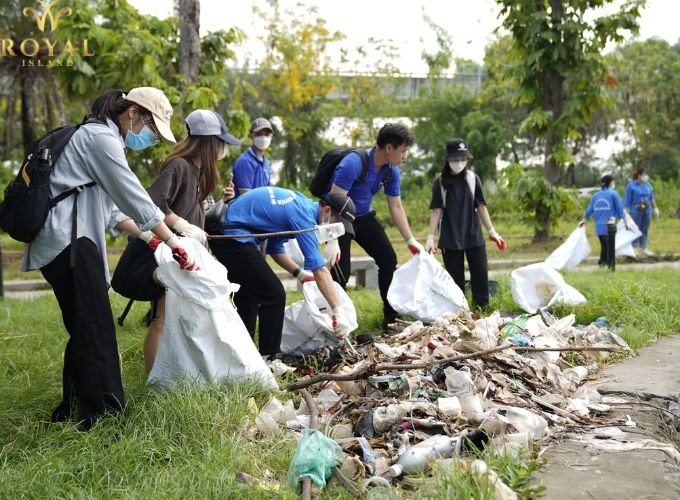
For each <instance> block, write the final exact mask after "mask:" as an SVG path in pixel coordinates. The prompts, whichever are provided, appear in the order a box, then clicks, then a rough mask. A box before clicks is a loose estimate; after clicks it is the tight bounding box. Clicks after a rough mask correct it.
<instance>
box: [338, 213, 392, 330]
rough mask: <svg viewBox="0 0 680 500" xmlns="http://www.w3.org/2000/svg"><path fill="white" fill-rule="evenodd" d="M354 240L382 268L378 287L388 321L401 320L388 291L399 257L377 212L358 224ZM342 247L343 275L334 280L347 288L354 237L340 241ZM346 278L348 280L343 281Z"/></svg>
mask: <svg viewBox="0 0 680 500" xmlns="http://www.w3.org/2000/svg"><path fill="white" fill-rule="evenodd" d="M354 233H355V237H354V239H355V240H356V242H357V243H358V244H359V246H360V247H361V248H363V249H364V250H365V251H366V253H367V254H368V255H370V256H371V257H373V260H375V263H376V264H377V266H378V287H379V288H380V297H381V298H382V301H383V314H384V316H385V319H386V320H389V321H393V320H394V318H396V317H397V312H396V311H395V310H394V309H392V306H391V305H390V304H389V302H387V290H389V288H390V284H391V283H392V276H393V275H394V271H396V270H397V254H396V253H394V248H392V243H390V240H389V238H388V237H387V234H386V233H385V228H383V226H382V224H381V223H380V221H379V220H378V218H377V217H376V216H375V212H370V213H368V214H366V215H364V216H362V217H359V218H357V219H356V220H355V221H354ZM339 243H340V264H339V266H340V270H341V271H342V275H339V273H337V272H335V271H333V272H332V273H331V274H332V275H333V279H334V280H335V281H337V282H338V283H339V284H340V285H341V286H342V287H343V288H345V286H346V285H347V280H348V279H349V275H350V271H351V260H350V259H351V255H350V247H351V244H352V237H351V236H350V235H348V234H345V235H343V236H341V237H340V238H339ZM343 278H344V279H343Z"/></svg>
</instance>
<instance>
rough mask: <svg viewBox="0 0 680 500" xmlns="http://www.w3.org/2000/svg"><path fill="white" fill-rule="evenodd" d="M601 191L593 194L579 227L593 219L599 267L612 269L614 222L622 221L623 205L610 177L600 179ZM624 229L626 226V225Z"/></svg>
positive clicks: (614, 253) (614, 239)
mask: <svg viewBox="0 0 680 500" xmlns="http://www.w3.org/2000/svg"><path fill="white" fill-rule="evenodd" d="M600 182H601V184H602V190H601V191H600V192H598V193H595V194H594V195H593V197H592V198H591V199H590V203H588V208H586V212H585V214H583V219H581V221H580V222H579V224H578V225H579V226H584V225H585V224H586V222H587V221H588V219H590V218H591V217H593V218H594V219H595V234H597V237H598V238H599V239H600V260H599V261H598V264H599V265H600V266H605V265H606V266H608V267H609V268H610V269H614V267H615V264H616V222H617V219H624V218H625V215H626V214H625V213H624V212H623V203H622V202H621V197H620V196H619V193H617V192H616V189H615V187H616V182H615V181H614V178H613V177H612V176H611V175H605V176H603V177H602V179H601V181H600ZM626 227H628V225H627V224H626Z"/></svg>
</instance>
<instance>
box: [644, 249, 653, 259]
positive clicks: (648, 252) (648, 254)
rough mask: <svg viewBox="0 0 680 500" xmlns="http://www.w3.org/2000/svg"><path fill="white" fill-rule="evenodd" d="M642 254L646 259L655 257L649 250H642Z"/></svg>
mask: <svg viewBox="0 0 680 500" xmlns="http://www.w3.org/2000/svg"><path fill="white" fill-rule="evenodd" d="M642 253H643V254H644V255H645V256H647V257H654V255H655V254H654V252H652V251H651V250H648V249H646V248H643V249H642Z"/></svg>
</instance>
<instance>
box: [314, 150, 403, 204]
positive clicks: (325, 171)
mask: <svg viewBox="0 0 680 500" xmlns="http://www.w3.org/2000/svg"><path fill="white" fill-rule="evenodd" d="M350 153H358V154H359V156H361V174H359V177H357V181H359V182H361V181H364V180H365V179H366V174H367V173H368V163H369V161H368V153H367V152H366V150H365V149H363V148H334V149H331V150H330V151H327V152H326V154H324V155H323V157H322V158H321V161H320V162H319V166H318V167H316V172H315V173H314V177H313V178H312V182H310V184H309V190H310V191H311V193H312V194H313V195H314V196H316V197H317V198H321V196H323V195H324V194H326V193H327V192H328V184H330V182H331V179H332V178H333V172H335V169H336V167H337V166H338V164H339V163H340V161H342V159H343V158H344V157H345V156H347V155H348V154H350ZM391 174H392V170H391V169H390V170H389V171H388V172H387V174H385V179H384V181H383V182H387V181H388V180H389V178H390V175H391Z"/></svg>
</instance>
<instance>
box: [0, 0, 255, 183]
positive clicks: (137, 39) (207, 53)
mask: <svg viewBox="0 0 680 500" xmlns="http://www.w3.org/2000/svg"><path fill="white" fill-rule="evenodd" d="M12 3H17V4H18V3H19V2H12ZM59 5H60V6H70V7H71V15H70V16H64V17H62V18H61V22H60V24H59V29H58V30H56V31H55V32H54V33H53V37H54V38H55V39H56V40H58V42H59V43H61V44H63V43H64V42H65V40H68V39H70V40H74V41H81V40H84V39H88V40H89V48H90V50H91V51H94V52H95V55H94V56H93V57H85V56H84V55H83V54H82V53H77V54H75V55H69V54H66V55H64V56H61V57H56V58H55V59H56V60H59V61H61V62H62V63H64V65H63V66H62V67H61V68H60V69H49V70H45V69H43V71H41V72H40V73H39V74H40V78H51V79H53V80H49V81H45V83H44V84H40V83H39V81H38V83H36V84H35V85H34V86H33V87H29V86H26V85H20V86H16V87H12V88H17V91H16V93H14V94H11V93H10V95H9V96H8V97H7V107H6V110H7V111H6V113H7V114H10V113H12V112H14V113H16V111H17V108H18V109H20V110H21V113H22V122H23V121H26V122H27V123H29V124H31V125H32V127H33V128H34V132H33V133H32V136H33V138H35V136H36V134H39V133H41V132H44V130H45V128H52V127H56V126H57V125H60V124H63V123H65V122H77V121H80V120H81V119H82V117H83V115H84V114H85V113H86V111H87V110H88V108H89V103H90V102H91V101H92V100H93V99H94V98H95V97H96V96H98V95H99V94H101V93H102V92H103V91H105V90H106V89H108V88H120V89H123V90H126V89H130V88H132V87H138V86H153V87H158V88H160V89H162V90H163V91H164V92H165V93H166V95H167V96H168V98H169V99H170V102H171V103H172V105H173V107H174V110H175V113H174V116H173V121H172V128H173V130H174V131H175V133H176V135H177V136H179V137H181V136H182V135H184V131H185V127H184V123H183V121H184V117H185V116H186V115H187V114H188V113H189V112H190V111H192V110H193V109H196V108H218V109H219V106H220V103H221V102H222V101H224V99H225V97H226V91H227V89H228V87H229V82H228V80H227V77H226V73H225V65H226V63H227V61H228V60H229V59H233V58H234V57H235V55H234V52H233V50H232V48H231V47H232V46H233V45H234V44H236V43H239V42H240V41H241V40H242V39H243V37H244V35H243V32H242V31H241V30H239V29H237V28H231V29H229V30H226V31H216V32H213V33H210V34H209V35H206V36H205V37H203V38H202V39H201V41H200V43H201V53H202V54H203V57H202V58H201V64H200V67H199V71H198V75H197V79H196V81H195V83H192V82H190V81H188V80H187V79H186V78H185V77H184V75H183V74H182V73H181V71H180V69H179V59H180V57H179V44H180V29H179V20H178V18H177V17H169V18H167V19H163V20H160V19H157V18H156V17H153V16H144V15H141V14H140V13H139V12H138V11H137V10H136V9H135V8H134V7H132V6H131V5H130V4H129V3H128V2H127V1H126V0H116V1H112V0H71V1H67V0H64V1H63V2H60V4H59ZM2 8H3V9H4V8H5V7H2ZM19 11H20V9H19ZM11 12H12V9H8V10H7V11H5V10H2V11H0V14H7V16H9V15H10V13H11ZM0 17H2V16H1V15H0ZM5 22H6V23H8V25H10V26H14V25H17V24H16V23H21V22H22V20H21V19H13V20H8V19H6V18H2V19H0V23H5ZM34 24H35V23H34ZM19 25H20V24H19ZM17 36H22V35H17ZM3 59H4V58H3ZM67 60H70V61H71V62H72V66H70V65H69V66H67V65H66V62H67ZM4 62H6V61H3V63H4ZM22 69H24V68H22ZM20 73H23V72H20ZM3 74H4V75H7V74H6V72H5V71H4V67H3ZM6 78H13V77H12V75H7V76H6ZM182 86H183V87H182ZM31 88H32V89H33V90H32V93H30V94H29V93H28V89H31ZM180 88H183V89H185V90H183V91H180V90H179V89H180ZM24 95H30V96H35V97H33V101H34V103H35V104H34V105H33V108H31V103H30V100H28V101H25V99H24ZM13 96H14V98H15V100H14V101H12V99H13ZM43 96H44V97H43ZM24 102H26V103H27V105H24ZM62 103H63V104H62ZM10 104H11V105H10ZM31 109H34V110H40V113H38V112H34V113H33V115H32V116H31V113H30V110H31ZM64 110H65V111H66V112H64ZM55 111H56V112H55ZM223 111H224V110H223ZM50 113H51V114H52V118H50ZM239 113H240V114H239ZM243 114H245V113H244V112H243V111H242V110H241V111H237V112H236V113H235V114H234V113H232V114H231V115H228V118H229V119H230V120H231V122H232V123H233V124H236V125H239V124H241V125H242V124H243V123H245V122H246V121H247V117H245V118H244V117H243V116H242V115H243ZM24 115H29V116H28V117H27V118H26V119H25V120H24V118H23V117H24ZM60 115H61V116H60ZM64 115H66V116H64ZM235 115H236V116H235ZM43 117H45V118H43ZM15 121H16V120H15V118H13V116H10V117H9V119H6V121H5V123H6V127H5V130H4V138H5V141H4V142H5V144H6V147H5V156H7V155H8V154H9V153H10V152H11V150H12V147H13V146H11V147H7V144H8V143H12V144H13V142H14V141H15V139H14V130H13V129H12V127H13V125H14V122H15ZM22 128H25V127H22ZM246 130H247V129H244V128H243V127H240V129H238V128H237V129H236V130H234V132H235V134H236V135H241V136H244V135H245V133H246ZM24 136H25V137H24V144H26V141H27V134H26V133H25V132H24ZM167 152H168V148H167V147H166V146H158V147H155V148H150V149H149V150H145V151H143V152H139V153H131V154H130V156H129V160H130V165H131V167H132V168H133V170H135V172H136V173H137V175H139V176H140V177H141V178H142V181H143V182H149V181H150V179H151V178H152V177H153V176H154V175H155V172H156V168H157V166H158V165H159V164H160V161H161V159H162V158H163V157H164V156H165V155H166V154H167Z"/></svg>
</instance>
